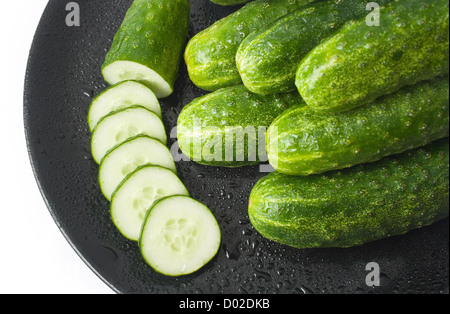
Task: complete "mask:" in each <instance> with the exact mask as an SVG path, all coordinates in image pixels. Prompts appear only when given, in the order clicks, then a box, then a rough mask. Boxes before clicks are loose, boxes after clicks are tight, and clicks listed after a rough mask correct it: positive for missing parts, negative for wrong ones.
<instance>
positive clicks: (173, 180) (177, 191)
mask: <svg viewBox="0 0 450 314" xmlns="http://www.w3.org/2000/svg"><path fill="white" fill-rule="evenodd" d="M169 195H186V196H188V195H189V192H188V191H187V189H186V187H185V186H184V185H183V183H182V182H181V181H180V179H179V178H178V177H177V175H176V174H175V173H173V171H171V170H169V169H166V168H163V167H159V166H154V165H144V166H141V167H139V168H137V169H136V170H135V171H133V172H132V173H131V174H129V175H128V176H127V177H126V178H125V179H124V180H123V181H122V183H121V184H120V185H119V186H118V187H117V189H116V190H115V191H114V193H113V195H112V199H111V208H110V211H111V218H112V221H113V222H114V225H115V226H116V227H117V229H118V230H119V231H120V232H121V234H122V235H123V236H124V237H126V238H127V239H129V240H132V241H136V242H137V241H139V237H140V234H141V228H142V223H143V221H144V219H145V215H146V213H147V211H148V210H149V209H150V207H151V206H152V204H153V203H154V202H155V201H157V200H159V199H160V198H163V197H166V196H169Z"/></svg>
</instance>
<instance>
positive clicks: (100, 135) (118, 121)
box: [91, 107, 167, 164]
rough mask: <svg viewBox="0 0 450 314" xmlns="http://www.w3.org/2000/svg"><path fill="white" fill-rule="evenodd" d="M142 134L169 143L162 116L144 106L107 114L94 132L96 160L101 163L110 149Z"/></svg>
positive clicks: (93, 145)
mask: <svg viewBox="0 0 450 314" xmlns="http://www.w3.org/2000/svg"><path fill="white" fill-rule="evenodd" d="M140 134H143V135H147V136H150V137H153V138H155V139H157V140H159V141H161V142H162V143H163V144H164V145H166V144H167V135H166V131H165V127H164V124H163V122H162V120H161V118H159V117H158V116H157V115H156V114H155V113H153V112H151V111H149V110H147V109H145V108H143V107H131V108H127V109H124V110H119V111H117V112H114V113H112V114H110V115H108V116H106V117H105V118H103V119H102V120H101V121H100V122H99V123H98V125H97V127H96V128H95V129H94V131H93V133H92V139H91V153H92V156H93V158H94V160H95V161H96V162H97V163H98V164H100V163H101V161H102V159H103V157H104V156H105V155H106V154H107V152H108V151H109V150H111V149H113V148H114V147H115V146H117V145H119V144H120V143H123V142H124V141H126V140H128V139H130V138H132V137H134V136H137V135H140Z"/></svg>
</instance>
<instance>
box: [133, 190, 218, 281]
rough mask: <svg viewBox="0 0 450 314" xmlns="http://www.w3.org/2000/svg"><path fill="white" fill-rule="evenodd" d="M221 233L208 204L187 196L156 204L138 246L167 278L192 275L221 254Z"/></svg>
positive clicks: (168, 198) (145, 256)
mask: <svg viewBox="0 0 450 314" xmlns="http://www.w3.org/2000/svg"><path fill="white" fill-rule="evenodd" d="M220 241H221V232H220V228H219V225H218V223H217V220H216V219H215V217H214V215H213V214H212V212H211V211H210V210H209V209H208V207H206V206H205V205H203V204H201V203H199V202H198V201H196V200H194V199H192V198H190V197H187V196H179V195H176V196H171V197H166V198H163V199H161V200H159V201H157V202H156V203H155V204H154V205H153V207H152V208H151V209H150V210H149V211H148V213H147V216H146V219H145V221H144V224H143V227H142V232H141V237H140V240H139V247H140V250H141V254H142V256H143V257H144V259H145V261H146V262H147V263H148V264H149V265H150V266H151V267H152V268H153V269H154V270H156V271H157V272H159V273H162V274H164V275H166V276H183V275H188V274H191V273H193V272H195V271H197V270H199V269H200V268H202V267H203V266H205V265H206V264H207V263H208V262H209V261H210V260H211V259H212V258H213V257H214V256H215V255H216V254H217V252H218V250H219V247H220Z"/></svg>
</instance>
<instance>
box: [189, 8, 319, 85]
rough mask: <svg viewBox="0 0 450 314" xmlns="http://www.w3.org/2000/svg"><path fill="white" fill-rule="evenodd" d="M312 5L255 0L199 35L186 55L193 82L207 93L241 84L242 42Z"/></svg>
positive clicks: (193, 39) (190, 42)
mask: <svg viewBox="0 0 450 314" xmlns="http://www.w3.org/2000/svg"><path fill="white" fill-rule="evenodd" d="M312 1H313V0H256V1H253V2H250V3H248V4H246V5H245V6H244V7H242V8H241V9H239V10H237V11H236V12H234V13H232V14H230V15H229V16H227V17H225V18H223V19H221V20H219V21H217V22H216V23H214V24H213V25H212V26H210V27H208V28H207V29H205V30H203V31H201V32H200V33H198V34H196V35H195V36H194V37H193V38H192V39H191V40H190V41H189V43H188V45H187V47H186V51H185V54H184V58H185V61H186V65H187V69H188V73H189V76H190V79H191V81H192V82H193V83H194V84H195V85H196V86H198V87H199V88H202V89H204V90H208V91H215V90H218V89H220V88H223V87H229V86H233V85H238V84H241V83H242V81H241V77H240V75H239V71H238V69H237V67H236V52H237V50H238V48H239V45H240V44H241V42H242V40H243V39H244V38H245V37H246V36H248V35H249V34H250V33H252V32H254V31H256V30H258V29H260V28H261V27H264V26H266V25H269V24H270V23H272V22H274V21H275V20H276V19H278V18H280V17H282V16H284V15H286V14H288V13H290V12H292V11H294V10H296V9H298V8H301V7H302V6H304V5H306V4H308V3H310V2H312Z"/></svg>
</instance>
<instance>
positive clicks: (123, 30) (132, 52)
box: [102, 0, 190, 98]
mask: <svg viewBox="0 0 450 314" xmlns="http://www.w3.org/2000/svg"><path fill="white" fill-rule="evenodd" d="M189 19H190V3H189V0H152V1H148V0H134V1H133V4H132V5H131V7H130V9H129V10H128V12H127V14H126V16H125V18H124V20H123V22H122V25H121V26H120V29H119V30H118V32H117V33H116V35H115V37H114V41H113V43H112V46H111V49H110V50H109V52H108V54H107V55H106V58H105V62H104V64H103V67H102V73H103V76H104V78H105V80H106V81H107V82H108V83H110V84H115V83H118V82H120V81H124V80H137V81H141V82H143V83H145V84H146V85H148V86H149V87H150V88H151V89H152V90H153V92H154V93H155V94H156V96H157V97H158V98H164V97H167V96H169V95H170V94H171V93H172V92H173V86H174V82H175V80H176V77H177V75H178V69H179V64H180V61H181V58H182V56H183V50H184V45H185V43H186V41H187V32H188V28H189Z"/></svg>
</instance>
